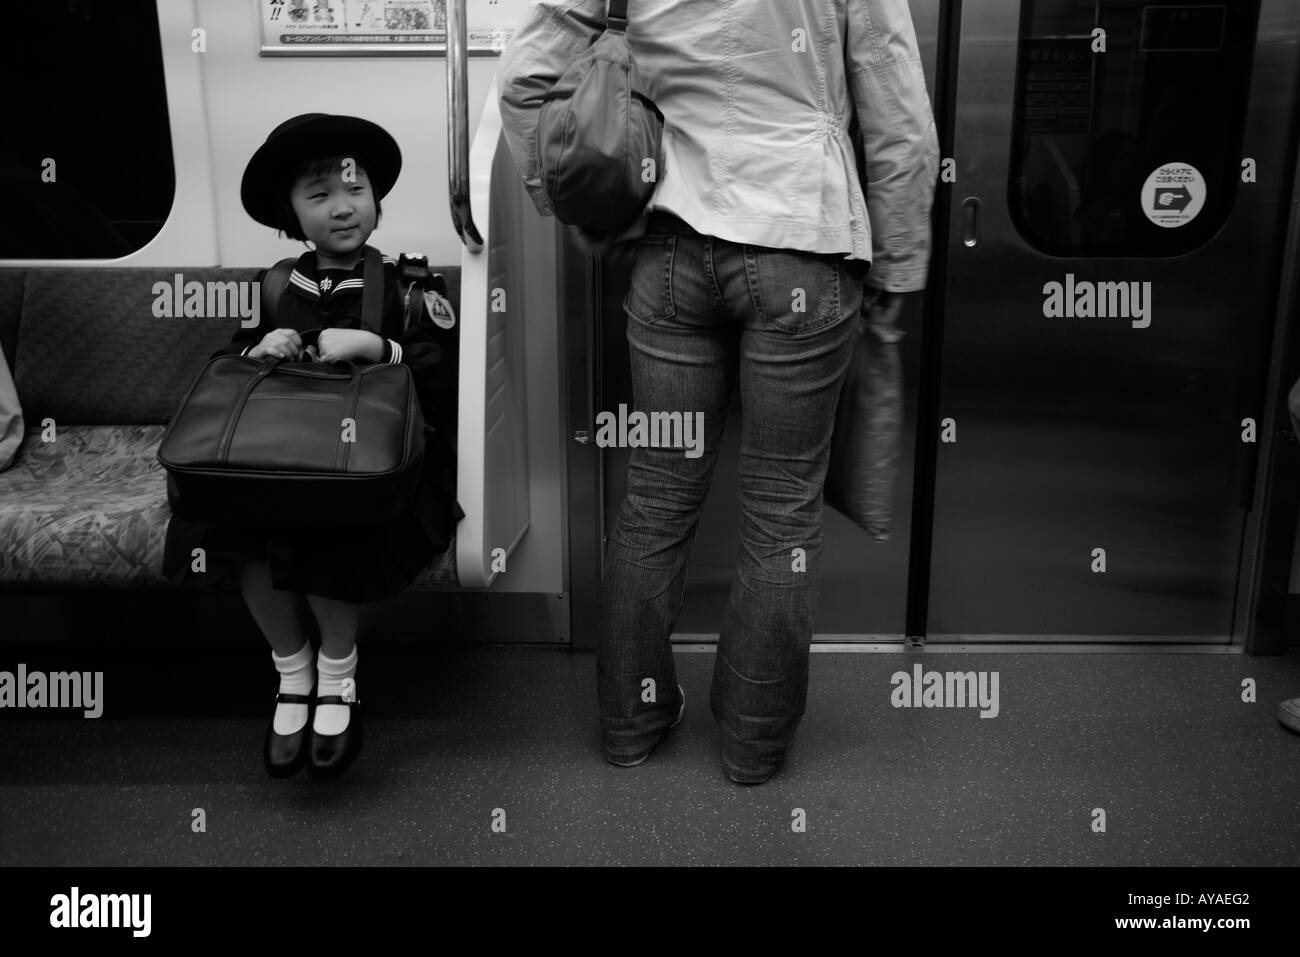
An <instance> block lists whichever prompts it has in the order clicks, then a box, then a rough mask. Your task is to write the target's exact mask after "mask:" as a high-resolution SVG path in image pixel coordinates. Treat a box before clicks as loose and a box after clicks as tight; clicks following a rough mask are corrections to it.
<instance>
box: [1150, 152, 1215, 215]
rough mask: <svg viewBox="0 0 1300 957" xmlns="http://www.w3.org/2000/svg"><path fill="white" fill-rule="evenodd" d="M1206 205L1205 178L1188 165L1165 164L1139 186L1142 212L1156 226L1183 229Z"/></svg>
mask: <svg viewBox="0 0 1300 957" xmlns="http://www.w3.org/2000/svg"><path fill="white" fill-rule="evenodd" d="M1204 205H1205V177H1203V176H1202V175H1201V173H1200V171H1199V170H1198V169H1197V168H1196V167H1195V166H1191V165H1189V164H1187V163H1165V164H1164V165H1163V166H1161V167H1159V168H1158V169H1157V170H1156V171H1155V172H1154V173H1152V174H1151V175H1150V176H1148V177H1147V181H1146V183H1145V184H1143V186H1142V212H1144V213H1146V214H1147V219H1149V220H1151V222H1153V223H1155V224H1156V225H1157V226H1163V227H1165V228H1166V229H1173V228H1175V227H1178V226H1186V225H1187V224H1188V223H1190V222H1191V221H1192V220H1193V219H1195V218H1196V215H1197V213H1199V212H1200V211H1201V207H1202V206H1204Z"/></svg>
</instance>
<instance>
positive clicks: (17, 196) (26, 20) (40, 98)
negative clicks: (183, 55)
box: [0, 0, 176, 259]
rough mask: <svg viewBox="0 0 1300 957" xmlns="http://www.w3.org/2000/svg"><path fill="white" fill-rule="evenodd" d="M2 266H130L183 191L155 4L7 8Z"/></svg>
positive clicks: (118, 1)
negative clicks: (43, 262)
mask: <svg viewBox="0 0 1300 957" xmlns="http://www.w3.org/2000/svg"><path fill="white" fill-rule="evenodd" d="M0 62H3V66H0V70H3V71H4V73H5V74H6V77H5V78H6V79H7V80H8V83H7V84H6V85H5V88H6V89H7V90H9V91H10V94H11V95H10V97H9V99H8V101H7V103H6V107H5V113H6V122H5V126H6V130H5V135H4V136H0V183H2V184H3V186H4V190H5V197H6V200H7V202H6V210H5V216H4V223H3V228H0V259H65V258H66V259H100V258H116V257H119V256H125V255H127V254H129V253H131V252H134V251H135V250H137V249H140V248H141V247H142V246H144V245H145V244H146V243H148V242H149V241H150V240H151V239H153V237H154V236H156V235H157V234H158V232H159V231H160V230H161V229H162V226H163V223H164V221H165V220H166V219H167V215H168V213H169V211H170V210H171V205H172V199H173V196H174V194H175V188H176V175H175V170H174V168H173V163H172V145H171V130H170V128H169V123H168V117H167V92H166V87H165V85H164V83H163V68H162V47H161V43H160V40H159V34H158V12H157V9H156V7H155V0H58V2H40V3H35V2H28V3H15V4H8V5H6V9H5V25H4V29H3V31H0Z"/></svg>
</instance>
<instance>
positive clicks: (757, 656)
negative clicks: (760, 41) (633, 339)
mask: <svg viewBox="0 0 1300 957" xmlns="http://www.w3.org/2000/svg"><path fill="white" fill-rule="evenodd" d="M732 248H733V249H736V250H741V249H743V254H741V253H738V254H737V255H738V256H741V255H743V260H744V270H743V272H739V271H737V272H733V273H731V274H730V275H731V277H732V279H733V281H734V285H733V282H729V283H728V287H727V288H728V302H729V303H730V304H731V305H732V308H733V309H739V308H743V307H744V305H745V304H746V303H747V302H748V303H752V308H751V309H750V315H749V318H748V321H747V322H746V325H745V332H744V334H743V336H742V338H741V355H740V390H741V404H742V408H743V410H744V411H743V415H744V427H743V428H744V431H743V438H742V444H741V451H740V505H741V519H740V544H739V556H738V562H737V573H736V581H735V583H734V585H733V587H732V590H731V597H730V601H729V602H728V606H727V611H726V615H725V617H724V620H723V625H722V632H721V634H720V636H719V643H718V655H717V659H716V661H715V663H714V672H713V685H712V689H711V695H710V705H711V707H712V710H713V713H714V716H715V717H716V719H717V721H718V724H719V727H720V728H721V731H722V740H723V750H722V756H723V766H724V768H725V770H726V772H727V774H728V776H730V777H731V778H732V780H734V781H736V782H738V783H746V784H749V783H760V782H762V781H765V780H767V778H769V777H771V775H772V774H773V773H775V772H776V770H777V769H779V768H780V766H781V764H782V763H783V761H784V759H785V754H786V750H787V748H788V747H789V744H790V742H791V740H792V739H793V737H794V732H795V728H796V727H797V725H798V723H799V720H800V718H801V717H802V716H803V713H804V707H805V703H806V700H807V692H808V653H809V643H810V641H811V638H812V631H813V615H814V612H815V610H816V607H817V599H818V595H819V592H820V585H821V577H822V567H821V565H822V488H823V485H824V483H825V478H826V467H827V462H828V460H829V456H830V442H831V434H832V431H833V428H834V424H835V410H836V406H837V404H838V401H839V395H840V389H841V385H842V382H843V379H844V373H845V370H846V369H847V368H848V364H849V361H850V359H851V357H852V354H853V347H854V342H855V335H856V334H857V331H858V322H857V321H856V317H857V316H858V313H859V310H860V308H861V305H862V289H861V285H860V282H859V279H860V276H861V272H860V270H857V269H854V270H852V271H850V270H849V269H848V268H846V267H844V266H840V265H837V264H835V263H833V262H830V261H828V260H826V259H822V258H818V257H814V256H809V255H807V254H803V253H795V252H784V251H779V250H770V249H765V248H762V247H752V246H745V247H735V246H733V247H732ZM738 276H743V277H744V278H743V280H740V279H738V278H736V277H738Z"/></svg>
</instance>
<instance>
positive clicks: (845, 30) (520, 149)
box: [497, 0, 939, 292]
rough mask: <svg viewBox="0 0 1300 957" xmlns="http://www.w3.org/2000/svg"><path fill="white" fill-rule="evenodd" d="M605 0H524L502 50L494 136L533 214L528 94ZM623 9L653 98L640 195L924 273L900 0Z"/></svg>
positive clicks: (922, 218) (915, 119) (533, 117)
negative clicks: (860, 170)
mask: <svg viewBox="0 0 1300 957" xmlns="http://www.w3.org/2000/svg"><path fill="white" fill-rule="evenodd" d="M605 9H606V0H537V2H536V3H535V4H534V5H533V7H532V9H531V10H530V11H529V13H528V16H527V17H526V18H525V20H524V22H523V23H522V24H520V25H519V27H518V30H517V32H516V33H515V34H514V36H513V37H512V38H511V41H510V44H509V46H507V48H506V50H505V52H504V54H503V56H502V58H501V63H500V66H499V70H498V74H497V81H498V88H499V89H500V91H501V114H502V118H503V122H504V126H505V136H506V142H507V145H508V146H509V148H510V152H511V154H512V156H513V157H514V160H515V165H516V167H517V168H518V170H519V174H520V176H522V177H523V181H524V186H525V188H526V189H527V190H528V193H529V195H530V196H531V197H532V199H533V203H534V204H535V205H536V207H537V209H538V212H540V213H542V214H543V215H551V210H550V208H549V207H548V205H547V203H546V197H545V195H544V193H543V191H542V184H541V176H540V160H539V157H538V153H537V138H536V131H537V117H538V112H539V110H540V109H541V98H542V97H543V96H544V95H545V94H546V93H547V92H549V91H550V88H551V86H552V85H553V84H554V83H555V82H556V81H557V80H558V79H559V78H560V76H561V75H562V74H563V73H564V72H565V70H567V69H568V67H569V66H570V65H571V64H572V63H573V61H574V60H575V59H576V58H577V57H578V56H579V55H580V54H581V53H582V52H583V51H584V50H585V49H586V48H587V47H588V46H590V45H591V43H593V42H594V41H595V39H596V38H597V37H598V36H599V35H600V34H601V32H603V30H604V28H605ZM628 21H629V25H628V31H627V39H628V47H629V48H630V50H631V52H632V56H633V58H634V59H635V60H636V63H637V67H638V70H639V71H640V74H641V76H642V77H643V78H644V80H645V83H646V92H647V93H648V94H649V96H650V98H651V99H652V100H654V102H655V104H656V105H657V106H658V107H659V109H660V110H662V111H663V114H664V148H663V149H664V155H663V168H662V169H661V170H660V171H659V184H658V186H657V188H656V190H655V193H654V197H653V198H652V200H651V202H650V206H651V208H653V209H663V210H667V211H668V212H671V213H674V214H675V215H677V216H679V217H680V218H682V219H684V220H685V221H686V222H688V223H689V224H690V225H691V226H693V227H694V228H695V229H697V230H698V231H699V232H701V233H704V234H706V235H711V236H717V237H718V238H720V239H727V240H730V241H732V242H737V243H748V244H751V245H757V246H770V247H776V248H781V249H799V250H806V251H809V252H816V253H837V252H838V253H844V254H845V256H846V257H848V258H852V259H863V260H869V261H871V263H872V267H871V272H870V274H869V275H868V277H867V280H866V284H867V285H869V286H873V287H875V288H878V289H886V290H889V291H891V292H910V291H913V290H917V289H922V288H924V286H925V278H926V270H927V267H928V264H929V253H930V206H931V203H932V202H933V199H934V187H935V181H936V179H937V176H938V170H939V145H938V138H937V136H936V134H935V129H934V116H933V114H932V112H931V109H930V100H929V97H928V95H927V93H926V89H925V79H924V76H923V74H922V72H921V62H920V53H919V51H918V49H917V44H916V32H915V29H914V28H913V26H912V18H911V14H910V13H909V11H908V8H907V2H906V0H630V2H629V4H628ZM846 55H847V58H846ZM850 88H851V90H852V97H853V102H854V104H855V105H856V107H857V115H858V123H859V126H860V128H861V130H862V133H863V149H864V156H865V158H866V172H867V179H868V184H859V182H858V174H857V164H856V160H855V158H854V152H853V144H852V143H851V142H850V140H849V136H848V127H849V122H850V113H849V110H850V108H851V107H850V100H849V96H850ZM864 185H869V189H868V193H869V195H868V196H867V198H866V199H865V200H864V197H863V186H864Z"/></svg>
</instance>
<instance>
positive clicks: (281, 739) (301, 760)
mask: <svg viewBox="0 0 1300 957" xmlns="http://www.w3.org/2000/svg"><path fill="white" fill-rule="evenodd" d="M314 700H315V699H314V698H312V696H311V695H309V694H284V693H283V692H282V693H280V694H277V695H276V696H275V703H276V704H279V703H280V702H282V701H283V702H284V703H285V704H305V705H308V706H309V707H308V710H307V723H306V724H304V725H303V726H302V727H301V728H300V729H299V730H297V731H295V732H294V733H293V734H276V733H275V718H274V717H273V718H272V719H271V725H270V727H268V728H267V729H266V745H265V747H264V748H263V749H262V760H263V761H264V762H266V770H267V773H268V774H270V775H271V777H273V778H289V777H293V776H294V775H295V774H297V773H298V772H299V771H301V770H302V769H303V768H304V767H306V766H307V752H308V749H309V743H310V742H309V739H310V737H311V720H312V715H311V709H310V705H311V703H312V701H314Z"/></svg>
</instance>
